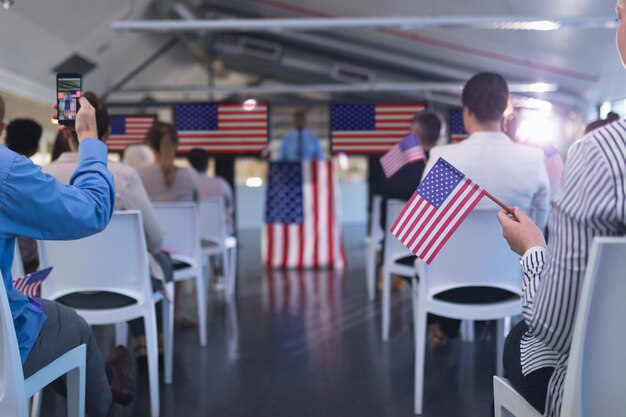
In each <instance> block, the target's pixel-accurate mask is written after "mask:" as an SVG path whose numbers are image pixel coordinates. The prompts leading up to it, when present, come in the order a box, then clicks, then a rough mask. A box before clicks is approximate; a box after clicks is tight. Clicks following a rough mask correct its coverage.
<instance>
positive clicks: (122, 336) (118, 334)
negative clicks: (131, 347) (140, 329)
mask: <svg viewBox="0 0 626 417" xmlns="http://www.w3.org/2000/svg"><path fill="white" fill-rule="evenodd" d="M115 345H116V346H119V345H121V346H128V324H127V323H126V322H121V323H115Z"/></svg>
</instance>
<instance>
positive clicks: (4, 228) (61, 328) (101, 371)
mask: <svg viewBox="0 0 626 417" xmlns="http://www.w3.org/2000/svg"><path fill="white" fill-rule="evenodd" d="M80 104H81V108H80V111H79V112H78V114H77V117H76V124H75V129H76V133H77V135H78V138H79V141H80V148H79V162H78V166H77V168H76V171H75V172H74V175H73V177H72V180H71V182H70V185H63V184H61V183H60V182H58V181H57V180H55V179H54V178H53V177H51V176H49V175H46V174H43V173H42V172H41V169H40V167H39V166H37V165H35V164H33V163H32V162H31V161H30V160H29V159H28V158H26V157H24V156H21V155H18V154H16V153H15V152H13V151H11V150H9V149H8V148H6V147H4V146H0V270H1V271H2V279H3V284H4V290H5V291H6V293H7V298H8V300H9V305H10V307H11V314H12V316H13V322H14V325H15V332H16V335H17V342H18V345H19V350H20V356H21V359H22V366H23V369H24V376H25V377H26V378H28V377H29V376H31V375H33V374H34V373H35V372H37V371H38V370H39V369H41V368H42V367H44V366H45V365H47V364H48V363H50V362H51V361H53V360H54V359H56V358H57V357H59V356H61V355H62V354H64V353H65V352H67V351H69V350H71V349H73V348H74V347H76V346H79V345H81V344H86V346H87V372H86V396H85V408H86V411H87V413H88V414H89V415H90V416H92V417H105V416H107V415H111V414H110V413H111V412H112V401H116V402H120V403H128V402H130V400H132V397H133V391H132V389H131V388H130V383H129V380H128V371H129V368H130V354H129V353H128V351H125V349H123V348H121V347H119V348H118V349H117V350H116V358H115V360H114V361H113V362H110V363H109V364H107V366H106V367H105V364H104V362H103V360H102V354H101V353H100V350H99V349H98V346H97V345H96V342H95V339H94V337H93V335H92V333H91V329H90V327H89V326H88V325H87V323H86V322H85V320H83V319H82V318H81V317H79V316H78V315H77V314H76V313H75V312H74V310H72V309H70V308H67V307H65V306H63V305H61V304H58V303H55V302H53V301H49V300H40V299H37V300H34V299H32V298H29V297H26V296H25V295H24V294H22V293H21V292H19V291H17V290H16V289H14V288H13V278H12V276H11V264H12V262H13V253H14V247H15V237H16V236H25V237H29V238H32V239H57V240H69V239H79V238H83V237H86V236H89V235H92V234H95V233H98V232H100V231H102V230H103V229H104V228H105V227H106V226H107V224H108V223H109V221H110V219H111V216H112V214H113V207H114V199H115V187H114V183H113V176H112V175H111V173H110V172H109V171H108V169H107V148H106V146H105V145H104V144H103V143H102V142H101V141H99V140H98V139H96V132H97V127H96V119H95V110H94V108H93V107H92V106H91V104H90V103H89V101H88V100H87V99H85V98H81V99H80ZM62 384H63V382H61V380H57V381H55V383H53V388H54V389H55V390H57V392H59V393H63V392H64V391H65V390H64V387H63V386H62Z"/></svg>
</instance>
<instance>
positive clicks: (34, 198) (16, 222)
mask: <svg viewBox="0 0 626 417" xmlns="http://www.w3.org/2000/svg"><path fill="white" fill-rule="evenodd" d="M5 152H8V151H7V150H6V149H5ZM6 156H7V155H6V154H5V157H6ZM5 167H6V165H5ZM0 175H1V177H0V218H2V219H4V220H3V222H2V223H3V224H2V225H1V226H0V236H2V237H4V238H10V237H14V236H25V237H30V238H33V239H58V240H69V239H79V238H82V237H85V236H89V235H92V234H94V233H98V232H100V231H102V230H103V229H104V228H105V227H106V226H107V224H108V223H109V221H110V219H111V216H112V215H113V207H114V203H115V185H114V182H113V176H112V175H111V173H110V172H109V171H108V169H107V148H106V145H104V143H102V142H100V141H99V140H97V139H85V140H84V141H82V143H81V144H80V148H79V158H78V166H77V168H76V171H75V172H74V175H73V176H72V179H71V181H70V185H63V184H61V183H60V182H58V181H57V180H56V179H54V178H53V177H52V176H50V175H47V174H43V173H42V172H41V168H40V167H38V166H37V165H35V164H33V163H32V162H31V161H30V160H29V159H27V158H24V157H22V156H17V155H15V156H14V159H13V161H12V163H10V164H9V166H8V170H5V169H3V172H2V173H1V174H0Z"/></svg>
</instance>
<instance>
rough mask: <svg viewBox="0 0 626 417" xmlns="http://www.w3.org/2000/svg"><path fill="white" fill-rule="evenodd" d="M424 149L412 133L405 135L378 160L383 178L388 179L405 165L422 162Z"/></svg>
mask: <svg viewBox="0 0 626 417" xmlns="http://www.w3.org/2000/svg"><path fill="white" fill-rule="evenodd" d="M424 159H425V156H424V149H422V145H421V144H420V142H419V139H417V136H416V135H415V134H414V133H411V134H410V135H407V136H406V137H405V138H404V139H402V140H401V141H400V142H399V143H397V144H396V145H395V146H394V147H393V148H391V149H390V150H389V152H387V153H386V154H385V155H383V156H382V157H381V158H380V164H381V165H382V167H383V171H384V172H385V176H386V177H387V178H390V177H391V176H393V175H394V174H395V173H396V172H398V171H399V170H400V168H402V167H403V166H405V165H406V164H410V163H411V162H416V161H423V160H424Z"/></svg>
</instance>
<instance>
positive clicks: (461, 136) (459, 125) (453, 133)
mask: <svg viewBox="0 0 626 417" xmlns="http://www.w3.org/2000/svg"><path fill="white" fill-rule="evenodd" d="M468 136H469V135H468V134H467V132H466V131H465V125H463V109H451V110H450V142H452V143H457V142H462V141H463V140H465V138H467V137H468Z"/></svg>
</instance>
